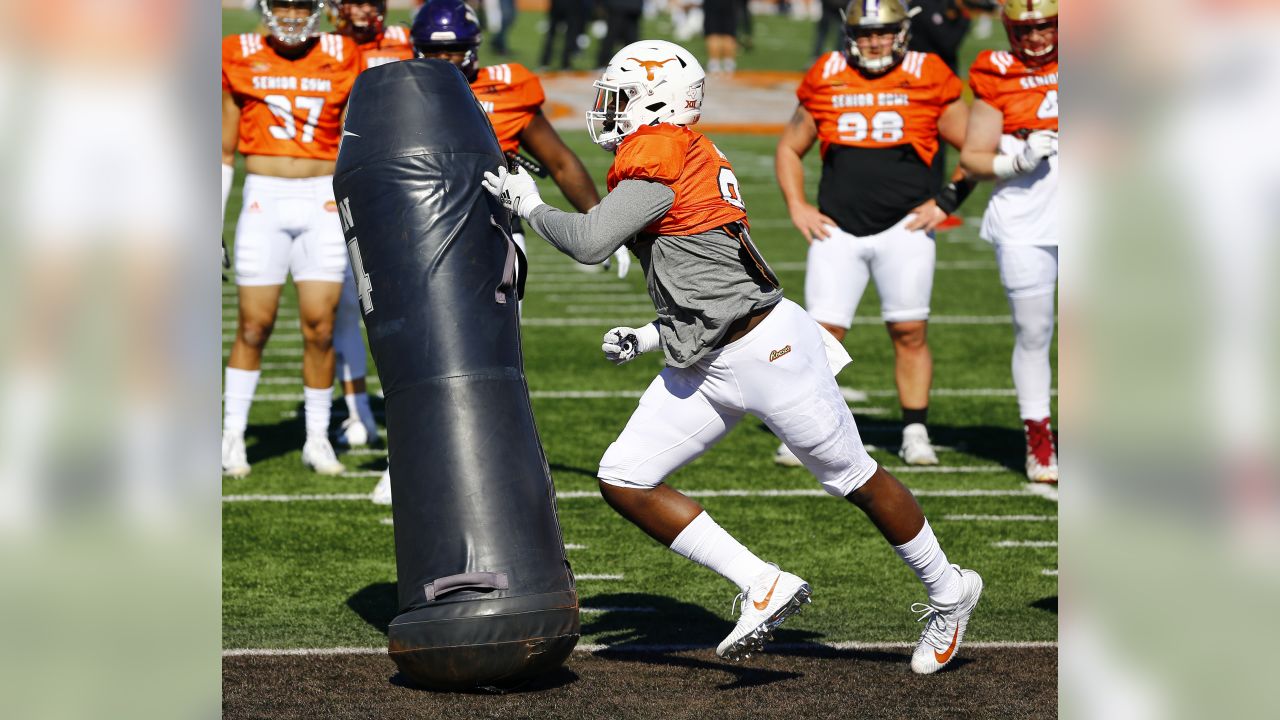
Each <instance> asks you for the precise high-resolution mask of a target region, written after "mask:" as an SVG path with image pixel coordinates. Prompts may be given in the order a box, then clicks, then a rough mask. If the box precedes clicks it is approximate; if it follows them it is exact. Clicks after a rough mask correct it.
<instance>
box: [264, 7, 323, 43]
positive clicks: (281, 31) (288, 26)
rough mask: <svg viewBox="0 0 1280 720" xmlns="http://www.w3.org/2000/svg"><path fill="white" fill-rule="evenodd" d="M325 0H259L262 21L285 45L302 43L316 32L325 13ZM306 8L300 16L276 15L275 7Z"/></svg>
mask: <svg viewBox="0 0 1280 720" xmlns="http://www.w3.org/2000/svg"><path fill="white" fill-rule="evenodd" d="M324 5H325V0H258V11H259V12H260V13H261V14H262V22H263V24H265V25H266V26H267V30H269V31H271V35H272V36H273V37H274V38H275V39H276V40H278V41H280V42H281V43H283V44H285V45H301V44H302V43H304V42H306V41H307V40H308V39H309V38H310V37H311V35H312V33H314V32H315V29H316V25H318V24H319V23H320V17H321V16H322V15H324ZM277 7H279V8H288V9H297V10H305V11H307V14H306V15H304V16H300V17H289V18H284V17H276V14H275V13H274V12H272V10H273V9H274V8H277Z"/></svg>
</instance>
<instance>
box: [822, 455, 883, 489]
mask: <svg viewBox="0 0 1280 720" xmlns="http://www.w3.org/2000/svg"><path fill="white" fill-rule="evenodd" d="M879 467H880V466H879V465H878V464H877V463H876V461H875V460H873V459H871V456H869V455H868V456H867V457H866V459H865V461H863V462H858V463H854V464H852V465H850V466H849V467H848V468H846V469H845V470H844V472H842V473H840V474H838V475H832V476H828V477H822V478H821V479H820V482H821V484H822V489H823V490H825V491H826V492H827V494H828V495H832V496H834V497H839V498H848V497H849V496H850V495H852V494H853V493H855V492H857V491H858V489H859V488H861V487H862V486H863V485H866V484H867V481H868V480H870V479H871V476H872V475H875V474H876V470H877V469H878V468H879Z"/></svg>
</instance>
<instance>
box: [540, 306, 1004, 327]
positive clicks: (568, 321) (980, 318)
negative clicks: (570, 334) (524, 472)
mask: <svg viewBox="0 0 1280 720" xmlns="http://www.w3.org/2000/svg"><path fill="white" fill-rule="evenodd" d="M575 307H577V308H579V310H581V311H584V312H589V310H583V308H589V307H593V306H573V307H570V308H568V311H569V312H578V311H579V310H575V309H574V308H575ZM594 307H598V308H599V309H602V310H607V311H610V312H616V313H620V314H621V313H638V312H641V311H642V310H643V311H645V312H649V313H652V312H653V306H652V305H646V306H643V307H642V306H639V305H637V306H635V308H636V309H635V310H631V309H628V308H627V307H626V306H615V307H610V306H594ZM627 321H632V322H634V321H635V317H632V316H631V315H618V316H614V317H526V318H524V319H522V320H521V321H520V324H521V325H523V326H525V327H589V326H596V325H605V326H607V327H606V329H608V327H612V326H613V325H616V324H618V323H625V322H627ZM1009 323H1010V318H1009V316H1008V315H934V316H933V317H931V318H929V324H931V325H1008V324H1009ZM853 324H854V325H883V324H884V321H883V320H881V319H880V318H876V317H858V318H854V319H853Z"/></svg>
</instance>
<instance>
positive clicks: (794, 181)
mask: <svg viewBox="0 0 1280 720" xmlns="http://www.w3.org/2000/svg"><path fill="white" fill-rule="evenodd" d="M817 139H818V125H817V123H815V122H814V120H813V116H812V115H810V114H809V111H808V110H806V109H805V107H804V105H797V106H796V112H795V114H794V115H792V116H791V121H790V122H788V123H787V126H786V128H784V129H783V131H782V137H781V138H779V139H778V149H777V151H776V152H775V153H774V164H773V165H774V173H775V175H776V176H777V178H778V187H779V188H781V189H782V199H783V200H785V201H786V203H787V212H788V213H790V215H791V223H792V224H793V225H795V226H796V229H797V230H799V231H800V234H801V235H804V239H805V240H807V241H808V242H813V241H814V240H823V239H826V237H827V235H829V234H830V230H829V229H828V227H827V226H830V227H832V228H834V227H836V222H835V221H834V220H832V219H831V218H829V217H827V216H826V215H823V214H822V213H821V212H819V210H818V208H816V207H814V206H813V205H810V204H809V201H808V200H807V199H806V198H805V194H804V156H805V154H807V153H808V152H809V149H810V148H812V147H813V143H814V142H816V141H817Z"/></svg>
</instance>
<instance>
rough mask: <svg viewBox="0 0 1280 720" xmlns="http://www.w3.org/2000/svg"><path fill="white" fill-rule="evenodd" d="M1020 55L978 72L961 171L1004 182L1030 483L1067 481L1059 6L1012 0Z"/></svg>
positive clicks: (989, 217)
mask: <svg viewBox="0 0 1280 720" xmlns="http://www.w3.org/2000/svg"><path fill="white" fill-rule="evenodd" d="M1003 19H1004V27H1005V31H1006V32H1007V33H1008V35H1009V47H1010V48H1011V50H1012V52H1003V51H999V52H996V51H992V50H985V51H983V52H982V53H979V55H978V58H977V59H976V60H974V62H973V67H971V68H970V69H969V86H970V87H972V88H973V94H974V102H973V108H972V109H971V111H970V114H969V127H968V134H967V135H966V137H965V141H964V150H963V152H961V154H960V162H961V164H962V165H963V166H964V168H965V170H966V171H968V172H969V173H970V174H971V175H974V176H976V177H980V178H984V179H988V178H994V179H995V180H996V187H995V190H994V191H992V193H991V201H990V203H988V204H987V211H986V212H985V213H984V214H983V216H982V231H981V235H982V237H983V239H985V240H988V241H990V242H991V243H993V244H995V248H996V264H997V265H998V266H999V267H1000V283H1001V284H1002V285H1004V291H1005V295H1007V296H1008V298H1009V309H1010V311H1011V312H1012V314H1013V336H1014V344H1013V362H1012V367H1013V385H1014V388H1016V389H1017V393H1018V411H1019V413H1020V414H1021V416H1022V425H1023V428H1024V429H1025V431H1026V441H1027V478H1028V479H1029V480H1032V481H1034V482H1045V483H1056V482H1058V453H1057V448H1056V447H1055V445H1056V442H1055V440H1054V437H1053V431H1052V429H1051V428H1050V422H1049V415H1050V413H1049V402H1050V400H1049V397H1050V390H1051V387H1052V384H1053V370H1052V367H1051V366H1050V362H1049V349H1050V346H1051V345H1052V342H1053V327H1054V321H1053V313H1054V299H1055V295H1056V294H1057V289H1058V222H1059V218H1058V0H1008V2H1006V3H1005V6H1004V11H1003Z"/></svg>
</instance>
